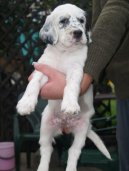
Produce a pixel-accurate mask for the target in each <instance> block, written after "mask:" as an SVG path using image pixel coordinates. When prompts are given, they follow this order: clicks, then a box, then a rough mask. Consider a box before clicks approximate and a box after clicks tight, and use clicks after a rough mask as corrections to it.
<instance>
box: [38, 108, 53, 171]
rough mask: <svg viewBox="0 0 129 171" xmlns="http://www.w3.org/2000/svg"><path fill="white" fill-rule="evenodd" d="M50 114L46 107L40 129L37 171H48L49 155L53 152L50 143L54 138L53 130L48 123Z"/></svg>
mask: <svg viewBox="0 0 129 171" xmlns="http://www.w3.org/2000/svg"><path fill="white" fill-rule="evenodd" d="M50 117H51V116H50V113H49V109H48V106H47V107H46V108H45V111H44V113H43V117H42V122H41V129H40V140H39V143H40V154H41V159H40V164H39V167H38V170H37V171H48V170H49V163H50V158H51V154H52V151H53V147H52V141H53V137H54V132H55V129H54V128H53V126H52V125H51V124H50V123H49V122H50Z"/></svg>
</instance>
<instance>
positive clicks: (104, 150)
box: [87, 129, 112, 160]
mask: <svg viewBox="0 0 129 171" xmlns="http://www.w3.org/2000/svg"><path fill="white" fill-rule="evenodd" d="M87 137H88V138H89V139H90V140H91V141H93V143H94V144H95V145H96V146H97V148H98V149H99V150H100V151H101V152H102V153H103V154H104V155H105V156H106V157H107V158H108V159H110V160H112V159H111V156H110V154H109V152H108V150H107V148H106V147H105V145H104V143H103V141H102V140H101V139H100V137H99V136H98V135H97V134H96V133H95V132H94V131H93V130H91V129H90V130H89V131H88V133H87Z"/></svg>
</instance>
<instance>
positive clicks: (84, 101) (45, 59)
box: [17, 4, 111, 171]
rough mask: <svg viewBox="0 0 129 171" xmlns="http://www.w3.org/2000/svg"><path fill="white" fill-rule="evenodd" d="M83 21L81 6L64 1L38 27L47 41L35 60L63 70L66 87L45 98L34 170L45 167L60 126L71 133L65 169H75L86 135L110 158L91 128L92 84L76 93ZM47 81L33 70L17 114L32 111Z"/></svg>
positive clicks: (84, 46)
mask: <svg viewBox="0 0 129 171" xmlns="http://www.w3.org/2000/svg"><path fill="white" fill-rule="evenodd" d="M86 24H87V23H86V17H85V12H84V11H83V10H82V9H80V8H78V7H77V6H75V5H72V4H65V5H61V6H58V7H57V8H55V10H54V11H53V12H52V13H51V14H50V15H49V16H48V17H47V19H46V22H45V24H44V25H43V27H42V28H41V30H40V37H41V39H42V40H43V41H44V42H46V43H48V45H47V47H46V49H45V51H44V54H43V55H42V56H41V58H40V59H39V61H38V62H39V63H43V64H47V65H49V66H51V67H53V68H56V69H58V70H59V71H61V72H62V73H64V74H65V75H66V87H65V89H64V95H63V99H62V100H49V101H48V105H47V106H46V108H45V110H44V111H43V114H42V121H41V129H40V141H39V143H40V152H41V161H40V165H39V167H38V171H48V169H49V162H50V156H51V153H52V150H53V148H52V140H53V137H54V136H56V135H57V134H58V133H61V132H62V130H68V131H69V132H71V133H72V134H73V136H74V141H73V144H72V146H71V147H70V149H69V153H68V154H69V155H68V161H67V167H66V171H76V167H77V161H78V158H79V156H80V153H81V149H82V147H83V146H84V145H85V140H86V137H89V138H90V139H91V140H92V141H93V142H94V143H95V145H96V146H97V147H98V148H99V150H100V151H101V152H102V153H103V154H104V155H105V156H106V157H107V158H109V159H110V158H111V157H110V154H109V153H108V151H107V149H106V147H105V146H104V144H103V142H102V141H101V140H100V138H99V137H98V136H97V134H96V133H95V132H93V130H91V123H90V119H91V117H92V116H93V114H94V108H93V94H92V86H90V87H89V89H88V91H87V92H86V93H85V94H84V95H83V96H81V97H79V93H80V83H81V80H82V77H83V67H84V64H85V61H86V58H87V44H88V43H89V42H88V41H89V37H88V33H87V30H86ZM47 81H48V78H47V76H45V75H44V74H43V73H41V72H39V71H35V72H34V74H33V79H32V80H31V81H30V82H29V84H28V86H27V88H26V91H25V93H24V95H23V97H22V99H21V100H20V101H19V102H18V104H17V111H18V112H19V113H20V114H21V115H27V114H30V113H31V112H32V111H34V109H35V106H36V104H37V99H38V95H39V91H40V89H41V87H42V86H43V85H44V84H45V83H46V82H47Z"/></svg>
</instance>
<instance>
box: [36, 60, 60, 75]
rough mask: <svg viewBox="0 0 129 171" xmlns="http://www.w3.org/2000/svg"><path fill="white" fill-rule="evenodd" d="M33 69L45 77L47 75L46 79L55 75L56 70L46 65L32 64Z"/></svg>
mask: <svg viewBox="0 0 129 171" xmlns="http://www.w3.org/2000/svg"><path fill="white" fill-rule="evenodd" d="M34 68H35V69H36V70H37V71H40V72H42V73H44V74H45V75H47V76H48V77H51V76H52V75H53V74H54V73H56V72H57V71H56V69H54V68H52V67H50V66H48V65H45V64H39V63H36V62H35V63H34Z"/></svg>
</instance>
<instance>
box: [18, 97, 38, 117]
mask: <svg viewBox="0 0 129 171" xmlns="http://www.w3.org/2000/svg"><path fill="white" fill-rule="evenodd" d="M36 104H37V98H36V97H34V96H27V95H26V96H24V97H23V98H22V99H21V100H20V101H19V102H18V104H17V106H16V109H17V112H18V113H19V114H20V115H29V114H30V113H31V112H33V111H34V109H35V106H36Z"/></svg>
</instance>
